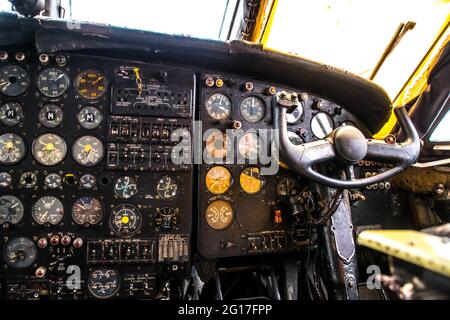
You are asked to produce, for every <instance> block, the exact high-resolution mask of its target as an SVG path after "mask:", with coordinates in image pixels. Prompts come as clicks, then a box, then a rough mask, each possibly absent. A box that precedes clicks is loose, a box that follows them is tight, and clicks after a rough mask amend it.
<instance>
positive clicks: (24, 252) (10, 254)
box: [3, 237, 37, 269]
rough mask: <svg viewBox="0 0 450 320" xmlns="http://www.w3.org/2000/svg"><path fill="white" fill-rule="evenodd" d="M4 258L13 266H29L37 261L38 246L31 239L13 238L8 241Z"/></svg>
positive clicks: (21, 267)
mask: <svg viewBox="0 0 450 320" xmlns="http://www.w3.org/2000/svg"><path fill="white" fill-rule="evenodd" d="M3 258H4V259H5V261H6V263H7V264H8V266H10V267H12V268H17V269H24V268H28V267H30V266H31V265H32V264H33V263H34V262H35V261H36V258H37V247H36V245H35V244H34V242H33V241H32V240H31V239H28V238H25V237H18V238H13V239H11V240H9V241H8V242H7V243H6V245H5V249H4V251H3Z"/></svg>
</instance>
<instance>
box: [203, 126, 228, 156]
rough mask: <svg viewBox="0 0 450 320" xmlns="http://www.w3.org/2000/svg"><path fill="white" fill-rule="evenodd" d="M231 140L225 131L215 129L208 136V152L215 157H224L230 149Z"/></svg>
mask: <svg viewBox="0 0 450 320" xmlns="http://www.w3.org/2000/svg"><path fill="white" fill-rule="evenodd" d="M229 141H230V140H229V138H228V136H227V135H226V134H225V133H223V132H221V131H218V130H214V131H212V132H211V133H210V134H208V136H207V137H206V152H208V154H209V155H210V156H211V157H213V158H219V159H223V158H225V157H226V156H227V152H228V151H229V145H230V143H229Z"/></svg>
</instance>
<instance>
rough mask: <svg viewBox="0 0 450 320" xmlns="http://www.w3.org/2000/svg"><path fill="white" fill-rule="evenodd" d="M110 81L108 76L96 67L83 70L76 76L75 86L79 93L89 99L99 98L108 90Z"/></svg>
mask: <svg viewBox="0 0 450 320" xmlns="http://www.w3.org/2000/svg"><path fill="white" fill-rule="evenodd" d="M107 86H108V81H107V79H106V76H105V75H104V74H103V73H101V72H99V71H97V70H94V69H88V70H83V71H81V72H80V73H79V74H78V75H77V76H76V78H75V81H74V87H75V90H76V91H77V93H78V94H79V95H80V96H81V97H83V98H85V99H88V100H94V99H98V98H100V97H101V96H103V95H104V94H105V92H106V89H107Z"/></svg>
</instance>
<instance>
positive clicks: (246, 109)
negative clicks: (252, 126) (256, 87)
mask: <svg viewBox="0 0 450 320" xmlns="http://www.w3.org/2000/svg"><path fill="white" fill-rule="evenodd" d="M240 109H241V115H242V117H243V118H244V119H245V120H246V121H247V122H250V123H256V122H258V121H261V120H262V119H263V118H264V116H265V115H266V103H265V102H264V100H263V99H261V98H259V97H255V96H250V97H247V98H245V99H244V100H243V101H242V102H241V106H240Z"/></svg>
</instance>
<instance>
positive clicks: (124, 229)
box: [109, 204, 142, 237]
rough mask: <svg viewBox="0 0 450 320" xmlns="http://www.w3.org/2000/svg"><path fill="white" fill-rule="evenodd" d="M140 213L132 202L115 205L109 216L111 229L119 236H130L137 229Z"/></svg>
mask: <svg viewBox="0 0 450 320" xmlns="http://www.w3.org/2000/svg"><path fill="white" fill-rule="evenodd" d="M141 223H142V215H141V213H140V212H139V210H138V208H136V207H135V206H133V205H132V204H120V205H118V206H116V207H115V208H114V209H113V211H112V212H111V215H110V216H109V226H110V228H111V231H112V232H113V233H114V234H115V235H117V236H120V237H131V236H133V235H134V234H135V233H136V232H138V231H139V229H140V227H141Z"/></svg>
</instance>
